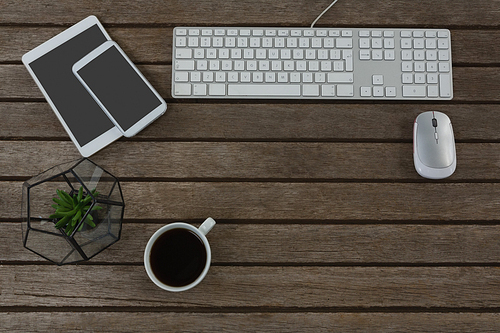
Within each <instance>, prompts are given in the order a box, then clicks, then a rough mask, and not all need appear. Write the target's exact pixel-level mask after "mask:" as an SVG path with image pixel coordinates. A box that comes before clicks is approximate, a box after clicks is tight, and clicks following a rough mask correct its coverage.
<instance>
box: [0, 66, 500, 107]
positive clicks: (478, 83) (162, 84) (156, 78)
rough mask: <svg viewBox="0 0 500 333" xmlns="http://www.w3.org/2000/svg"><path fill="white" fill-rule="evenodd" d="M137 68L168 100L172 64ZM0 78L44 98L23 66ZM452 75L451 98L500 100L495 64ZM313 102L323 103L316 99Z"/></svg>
mask: <svg viewBox="0 0 500 333" xmlns="http://www.w3.org/2000/svg"><path fill="white" fill-rule="evenodd" d="M138 68H139V70H140V71H141V72H142V73H143V74H144V76H145V77H146V78H147V79H148V80H149V82H150V83H151V84H152V85H153V86H154V87H155V89H156V90H157V91H158V92H159V93H160V95H162V97H164V98H165V99H167V100H169V101H170V100H171V77H172V75H171V66H170V65H142V66H138ZM0 77H2V78H4V79H5V80H6V81H7V82H9V83H10V84H8V85H3V86H0V99H6V98H13V99H22V98H37V99H41V98H43V95H42V93H41V91H40V90H39V89H38V87H37V86H36V84H35V82H34V81H33V79H32V78H31V76H30V75H29V73H28V71H27V70H26V68H25V67H24V66H22V65H0ZM453 78H454V79H453V96H454V97H453V101H469V102H470V101H475V102H499V101H500V96H499V95H498V94H497V93H496V92H497V90H498V89H500V88H498V87H500V69H499V68H497V67H456V68H453ZM311 102H314V101H311ZM386 102H387V101H386ZM314 103H325V102H324V101H323V100H317V101H316V102H314Z"/></svg>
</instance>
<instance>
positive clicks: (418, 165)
mask: <svg viewBox="0 0 500 333" xmlns="http://www.w3.org/2000/svg"><path fill="white" fill-rule="evenodd" d="M413 162H414V163H415V169H416V170H417V172H418V174H419V175H421V176H422V177H425V178H430V179H442V178H446V177H449V176H451V175H452V174H453V172H455V168H456V167H457V156H456V150H455V137H454V136H453V127H452V126H451V121H450V118H448V116H447V115H445V114H444V113H442V112H438V111H427V112H424V113H421V114H419V115H418V117H417V118H416V119H415V124H414V125H413Z"/></svg>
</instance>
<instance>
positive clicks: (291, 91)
mask: <svg viewBox="0 0 500 333" xmlns="http://www.w3.org/2000/svg"><path fill="white" fill-rule="evenodd" d="M227 94H228V95H229V96H300V85H298V84H296V85H291V84H229V85H228V86H227Z"/></svg>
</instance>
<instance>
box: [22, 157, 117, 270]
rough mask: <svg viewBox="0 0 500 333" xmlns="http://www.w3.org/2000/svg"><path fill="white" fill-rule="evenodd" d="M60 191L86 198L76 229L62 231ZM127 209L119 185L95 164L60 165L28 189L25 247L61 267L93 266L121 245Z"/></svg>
mask: <svg viewBox="0 0 500 333" xmlns="http://www.w3.org/2000/svg"><path fill="white" fill-rule="evenodd" d="M80 188H82V190H80ZM58 190H59V191H65V192H66V193H67V194H68V195H69V197H71V198H73V197H75V198H76V197H78V194H79V193H80V198H81V199H82V200H85V202H86V203H85V204H84V205H83V204H82V205H81V206H79V208H81V207H82V206H83V208H81V210H82V212H81V214H77V215H78V216H77V217H76V218H75V222H74V223H75V225H74V229H71V228H69V229H68V230H65V228H64V227H63V228H60V229H58V228H56V223H57V222H58V221H61V218H60V217H54V216H53V215H54V213H55V211H56V209H55V208H54V207H53V205H55V201H59V202H61V201H60V199H61V198H60V196H59V195H58V192H59V191H58ZM59 193H60V192H59ZM53 198H55V199H56V200H55V201H54V200H53ZM66 198H68V196H67V197H66ZM71 198H68V200H69V199H71ZM74 200H75V206H76V203H77V201H76V200H77V199H74ZM61 204H64V205H66V204H67V202H66V203H64V202H61ZM56 206H57V205H56ZM69 206H70V205H68V207H69ZM64 209H66V207H65V208H64ZM75 209H76V208H75ZM124 209H125V203H124V201H123V194H122V191H121V188H120V183H119V182H118V179H117V178H116V177H115V176H113V175H111V174H110V173H109V172H107V171H105V170H104V169H102V168H101V167H99V166H98V165H96V164H95V163H94V162H92V161H90V160H89V159H87V158H82V159H79V160H77V161H73V162H68V163H63V164H60V165H57V166H55V167H53V168H51V169H49V170H46V171H44V172H42V173H41V174H39V175H37V176H35V177H33V178H31V179H30V180H28V181H26V182H25V183H24V184H23V198H22V218H23V223H22V229H23V244H24V247H26V248H27V249H28V250H30V251H32V252H34V253H36V254H38V255H40V256H42V257H44V258H45V259H47V260H50V261H52V262H54V263H56V264H58V265H63V264H69V263H75V262H79V261H84V260H89V259H90V258H92V257H94V256H95V255H96V254H98V253H100V252H101V251H102V250H104V249H106V248H107V247H109V246H110V245H111V244H113V243H115V242H117V241H118V240H119V239H120V235H121V230H122V221H123V213H124ZM68 210H71V208H68ZM61 222H65V221H61Z"/></svg>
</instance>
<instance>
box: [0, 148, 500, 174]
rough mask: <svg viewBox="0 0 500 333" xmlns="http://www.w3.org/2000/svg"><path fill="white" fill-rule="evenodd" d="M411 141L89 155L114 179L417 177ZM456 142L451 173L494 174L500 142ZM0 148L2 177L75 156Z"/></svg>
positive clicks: (30, 171) (52, 150)
mask: <svg viewBox="0 0 500 333" xmlns="http://www.w3.org/2000/svg"><path fill="white" fill-rule="evenodd" d="M412 146H413V145H412V143H308V142H298V143H297V142H229V143H227V142H125V141H121V142H117V143H114V144H112V145H111V146H110V147H108V148H106V149H104V150H102V151H101V152H99V153H97V154H95V155H94V156H92V160H93V161H94V162H96V163H97V164H99V165H101V166H102V167H104V168H105V169H107V170H110V172H111V173H112V174H113V175H115V176H116V177H118V178H119V179H121V178H124V179H131V178H140V179H142V178H146V179H149V180H158V179H159V180H161V179H170V180H172V179H175V180H182V179H187V180H203V179H205V180H207V179H209V180H217V179H219V180H255V179H257V180H259V179H260V180H262V179H264V180H280V181H281V180H283V179H287V180H289V181H297V180H303V181H306V180H307V181H315V180H322V181H323V180H330V181H332V180H418V181H424V179H423V178H422V177H420V176H419V175H418V174H417V172H416V171H415V168H414V166H413V151H412ZM456 146H457V148H456V149H457V160H458V161H459V165H458V167H457V170H456V171H455V173H454V174H453V175H452V176H451V177H450V178H449V180H450V181H465V180H484V179H490V180H493V179H497V180H498V179H499V176H500V173H499V165H498V161H499V160H500V144H498V143H471V144H461V143H458V144H457V145H456ZM0 150H1V151H3V152H4V156H5V157H6V158H5V159H3V160H0V177H2V178H4V179H8V178H9V177H26V179H29V178H31V177H33V176H34V175H36V174H39V173H40V172H43V171H45V170H46V169H49V168H50V167H52V166H54V165H57V164H60V163H62V162H64V161H71V160H76V159H79V158H80V156H79V153H78V152H77V150H76V148H75V147H74V145H73V143H71V142H67V141H63V142H38V141H26V142H24V141H0ZM124 151H126V152H127V154H123V152H124ZM61 156H64V159H61ZM158 156H162V157H163V158H158ZM117 161H119V162H117ZM354 166H355V167H354Z"/></svg>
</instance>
